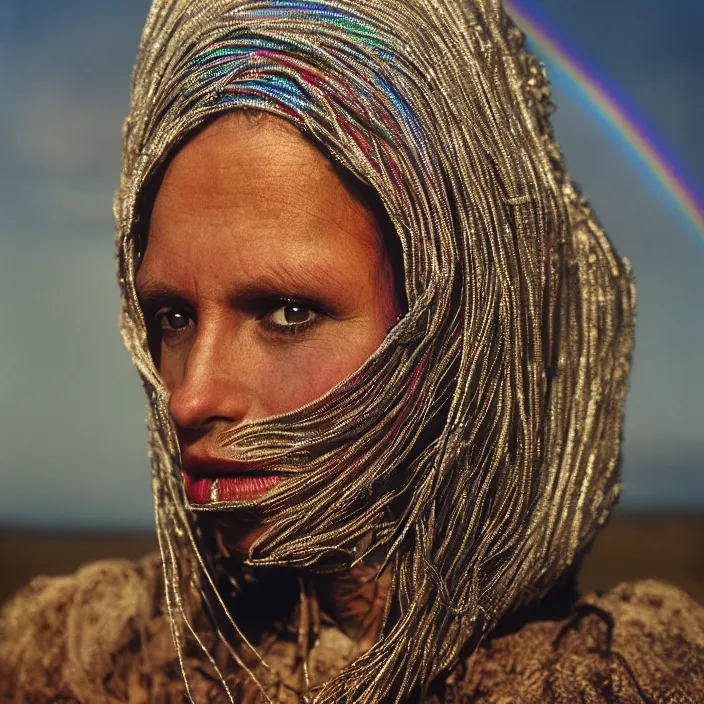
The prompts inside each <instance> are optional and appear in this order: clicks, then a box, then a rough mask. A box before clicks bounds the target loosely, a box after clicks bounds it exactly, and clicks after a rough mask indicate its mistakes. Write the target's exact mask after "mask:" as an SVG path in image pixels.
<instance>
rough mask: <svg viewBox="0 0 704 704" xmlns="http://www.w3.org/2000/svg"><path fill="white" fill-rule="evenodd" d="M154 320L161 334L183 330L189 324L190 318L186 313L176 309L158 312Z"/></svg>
mask: <svg viewBox="0 0 704 704" xmlns="http://www.w3.org/2000/svg"><path fill="white" fill-rule="evenodd" d="M156 319H157V322H158V323H159V328H160V329H161V332H162V333H163V334H169V333H177V332H179V331H180V330H185V329H186V328H187V327H188V326H189V325H190V323H191V316H190V315H189V314H188V312H187V311H185V310H178V309H176V308H171V309H169V310H163V311H160V312H159V313H157V315H156Z"/></svg>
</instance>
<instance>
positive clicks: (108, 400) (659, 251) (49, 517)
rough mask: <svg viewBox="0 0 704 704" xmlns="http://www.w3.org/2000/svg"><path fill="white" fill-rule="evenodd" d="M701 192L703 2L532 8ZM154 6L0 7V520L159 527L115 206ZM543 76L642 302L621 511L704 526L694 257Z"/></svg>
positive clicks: (605, 0)
mask: <svg viewBox="0 0 704 704" xmlns="http://www.w3.org/2000/svg"><path fill="white" fill-rule="evenodd" d="M521 4H522V5H523V7H524V8H525V9H526V10H528V11H529V12H530V13H531V14H532V15H533V16H535V17H536V18H538V19H540V20H541V21H542V22H543V23H544V24H545V25H546V26H549V27H550V28H552V29H553V31H554V32H555V33H556V34H557V35H558V36H559V38H560V41H561V42H562V43H563V44H565V45H566V46H567V47H568V48H569V49H570V51H572V52H573V53H574V54H576V55H577V56H579V57H580V60H581V62H582V63H583V64H585V65H587V66H589V67H590V68H591V69H592V70H593V71H594V73H595V74H596V75H597V76H599V77H600V78H601V79H602V80H603V81H604V82H606V83H607V84H608V85H609V86H610V87H611V88H612V90H613V91H614V92H615V93H616V94H617V95H618V96H619V98H620V99H621V100H622V102H624V103H625V104H627V105H628V106H629V107H630V109H631V112H632V114H634V115H636V117H637V121H638V122H639V123H640V124H643V125H645V126H646V128H647V130H648V132H649V133H650V134H652V135H653V136H654V139H655V140H656V141H657V143H658V144H659V146H660V147H661V148H662V149H663V150H664V151H665V152H666V153H667V154H668V155H669V158H670V159H671V160H672V162H673V163H676V164H678V165H679V166H678V168H679V169H680V170H681V173H683V174H684V175H686V176H687V178H688V179H689V181H690V182H691V183H692V184H693V185H694V187H695V188H696V189H697V191H698V193H699V194H700V196H701V195H702V194H704V190H703V188H702V185H703V184H704V140H702V139H701V135H700V130H701V124H702V114H704V91H702V90H701V76H702V75H704V43H702V42H701V40H700V29H701V27H702V26H704V5H702V4H701V2H700V0H677V1H674V0H673V2H667V3H665V2H661V1H657V2H656V1H652V2H648V1H647V0H590V2H586V0H569V2H565V0H530V1H529V0H523V2H522V3H521ZM147 8H148V2H146V0H100V2H96V1H95V0H62V2H61V3H56V2H53V3H52V2H49V0H0V61H1V62H2V66H3V70H2V71H1V72H0V90H1V91H2V95H3V101H2V109H1V110H0V145H2V146H0V212H1V213H2V218H1V220H0V222H1V223H2V224H1V226H0V227H1V229H0V323H2V325H3V330H4V334H3V336H2V339H3V342H2V344H1V345H0V369H1V370H2V371H0V443H2V447H3V461H2V465H1V466H2V470H1V471H2V476H3V479H4V485H3V491H2V492H0V523H4V524H12V525H24V526H38V527H51V526H63V527H72V528H81V527H93V528H133V529H142V528H146V527H149V526H150V525H151V523H152V517H151V515H152V509H151V490H150V479H149V469H148V463H147V459H146V452H145V449H144V448H145V436H146V433H145V415H146V414H145V406H144V400H143V397H142V393H141V389H140V386H139V381H138V379H137V375H136V373H135V372H134V370H133V369H132V368H131V365H130V361H129V359H128V356H127V354H126V352H124V350H123V348H122V345H121V341H120V339H119V334H118V331H117V313H118V304H119V301H118V293H117V286H116V284H115V282H114V268H115V266H114V260H113V244H112V239H113V223H112V215H111V201H112V194H113V191H114V189H115V187H116V185H117V180H118V173H119V145H120V127H121V122H122V119H123V117H124V115H125V113H126V111H127V101H128V93H129V76H130V70H131V66H132V63H133V60H134V55H135V51H136V47H137V43H138V38H139V31H140V28H141V24H142V22H143V20H144V17H145V15H146V12H147ZM549 68H552V69H553V71H552V77H553V80H554V85H555V96H554V100H555V103H556V104H557V106H558V111H557V113H556V115H555V120H554V122H555V127H556V131H557V134H558V137H559V139H560V140H561V143H562V146H563V149H564V152H565V155H566V158H567V163H568V166H569V167H570V169H571V170H572V171H573V173H574V175H575V177H576V179H577V181H578V182H579V183H580V184H581V185H582V187H583V190H584V192H585V194H586V195H587V196H588V197H589V198H590V200H591V201H592V203H593V205H594V206H595V208H596V210H597V213H598V214H599V216H600V218H601V220H602V222H603V224H604V225H605V227H606V229H607V231H608V232H609V233H610V235H611V237H612V239H613V241H614V242H615V243H616V245H617V247H618V249H619V251H620V252H621V253H622V254H624V255H626V256H628V257H629V259H630V260H631V261H632V263H633V267H634V271H635V273H636V277H637V280H638V285H639V320H638V336H637V351H636V356H635V364H634V372H633V378H632V389H631V392H630V395H629V399H628V407H627V423H626V428H625V443H624V479H625V490H624V499H623V505H624V507H626V508H629V507H630V508H666V509H669V508H681V509H696V510H704V468H703V467H702V465H703V464H704V432H703V430H702V428H703V422H702V418H703V417H704V373H703V371H702V360H704V323H703V320H702V315H701V313H702V301H704V284H703V283H702V278H704V277H702V276H701V273H702V267H703V266H704V240H703V239H702V234H701V233H697V232H696V231H695V230H694V228H693V227H692V225H691V223H688V222H687V221H686V219H685V218H684V217H683V216H682V214H681V212H679V210H678V209H677V207H676V204H675V203H674V202H673V201H672V200H671V198H670V197H669V196H668V194H667V193H666V192H664V191H663V189H662V187H661V186H660V185H659V184H658V183H657V181H656V180H655V179H654V177H653V175H652V174H651V173H649V172H648V171H647V170H646V169H645V168H644V165H643V164H642V163H641V162H639V160H638V159H637V157H636V156H634V155H633V154H632V153H631V151H630V150H629V149H628V148H627V147H626V146H625V145H624V143H623V142H622V140H620V139H619V138H618V136H617V135H616V134H615V133H614V132H613V130H612V129H611V128H610V126H609V125H608V123H606V122H605V121H604V120H603V119H602V118H600V117H599V116H598V115H596V114H595V113H594V111H593V109H592V107H591V106H590V105H588V104H586V103H585V102H584V101H583V99H582V98H581V97H580V94H579V92H578V91H576V90H575V89H574V87H573V86H571V85H570V84H569V82H568V81H567V80H566V79H565V77H564V76H562V75H561V74H560V72H559V67H549Z"/></svg>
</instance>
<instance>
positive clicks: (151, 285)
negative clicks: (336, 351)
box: [135, 263, 340, 306]
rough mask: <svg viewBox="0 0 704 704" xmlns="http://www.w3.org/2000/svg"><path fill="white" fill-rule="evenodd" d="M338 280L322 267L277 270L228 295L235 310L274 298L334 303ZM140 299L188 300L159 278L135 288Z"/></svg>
mask: <svg viewBox="0 0 704 704" xmlns="http://www.w3.org/2000/svg"><path fill="white" fill-rule="evenodd" d="M335 279H336V277H335V276H334V275H332V274H331V272H330V269H329V268H327V267H325V266H323V265H318V264H317V263H316V264H315V265H313V266H310V265H308V264H306V266H296V267H291V266H282V265H280V266H277V267H276V268H274V267H270V268H269V269H268V270H267V271H265V272H262V274H261V275H260V276H257V277H256V279H255V280H253V281H250V282H247V283H243V284H240V285H237V284H235V285H233V286H232V289H231V291H230V292H229V294H228V300H229V301H230V302H231V303H232V304H234V305H235V306H246V305H248V304H251V303H253V302H255V301H259V300H263V299H274V298H282V299H285V298H296V299H298V300H301V301H304V302H305V301H310V302H318V303H324V302H332V299H333V298H334V295H335V294H334V292H335V291H339V289H340V287H339V286H334V285H332V284H334V282H335ZM135 288H136V291H137V296H138V298H139V300H140V301H141V302H143V303H144V304H149V305H154V304H155V303H161V302H170V301H184V300H185V299H187V298H188V297H187V296H186V295H184V293H183V290H182V289H180V288H179V287H178V286H176V285H174V284H172V283H170V282H168V281H161V280H160V277H159V276H154V277H151V276H149V277H147V278H146V280H145V281H144V283H143V284H142V285H141V286H137V285H135Z"/></svg>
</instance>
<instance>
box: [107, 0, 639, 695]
mask: <svg viewBox="0 0 704 704" xmlns="http://www.w3.org/2000/svg"><path fill="white" fill-rule="evenodd" d="M241 108H247V109H250V110H251V109H254V110H261V111H265V112H268V113H273V114H276V115H278V116H280V117H283V118H285V119H286V120H289V121H290V122H291V123H293V124H294V125H295V126H296V127H297V128H299V129H300V130H301V132H302V133H304V134H305V135H307V136H308V137H310V138H311V139H313V140H314V141H315V142H316V143H317V144H319V145H320V147H321V148H322V149H323V150H324V151H325V152H326V153H327V154H328V155H329V156H330V158H331V159H333V160H337V161H338V162H339V163H340V164H341V165H342V166H343V167H344V168H345V169H347V170H348V171H349V172H351V173H352V174H353V175H354V176H356V177H357V178H358V179H360V180H361V181H363V182H365V183H366V184H368V185H369V186H370V187H372V188H373V189H374V190H375V191H376V193H377V194H378V195H379V198H380V199H381V202H382V203H383V206H384V207H385V209H386V211H387V213H388V216H389V218H390V221H391V223H392V224H393V227H394V229H395V232H396V234H397V236H398V238H399V239H400V242H401V248H402V252H403V267H404V273H405V293H406V298H407V301H408V312H407V314H406V315H405V316H404V317H403V319H402V320H401V321H400V322H399V323H398V324H397V325H396V326H395V327H394V328H393V329H392V331H391V332H390V333H389V335H388V336H387V338H386V339H385V340H384V342H383V343H382V345H381V347H380V348H379V349H378V351H377V352H376V353H375V354H374V355H372V357H371V358H370V359H369V360H368V361H367V362H366V363H365V364H364V365H363V367H362V368H361V369H360V370H359V371H358V372H357V373H355V374H354V375H353V376H351V377H350V378H348V379H346V380H344V381H343V382H342V383H340V384H339V385H338V386H336V387H335V388H334V389H332V390H331V391H330V392H329V393H328V394H326V395H325V396H324V397H323V398H321V399H319V400H317V401H315V402H313V403H311V404H308V405H307V406H305V407H304V408H302V409H299V410H297V411H295V412H292V413H288V414H285V415H282V416H278V417H275V418H268V419H264V420H261V421H257V422H253V423H249V424H246V425H242V426H238V427H236V428H233V429H232V430H231V431H230V432H228V433H227V435H226V436H225V437H223V444H224V445H225V446H227V447H228V448H229V452H230V453H231V455H232V457H233V458H239V459H246V460H248V461H252V462H258V463H261V466H267V467H278V468H281V469H282V471H283V470H285V473H286V478H285V479H284V480H283V481H281V482H280V484H279V485H277V487H276V488H275V489H274V490H272V491H271V492H270V493H269V494H267V495H266V496H265V497H263V498H261V499H259V500H258V501H257V502H256V504H257V506H258V509H259V510H260V511H261V514H262V515H263V516H264V517H265V520H266V521H267V522H268V524H269V531H268V532H267V534H266V535H265V536H264V537H262V538H261V539H259V540H258V541H257V543H255V545H254V546H253V547H252V550H251V554H250V557H249V560H248V563H249V564H250V565H251V566H253V567H254V568H256V567H258V566H286V567H289V568H295V569H299V570H300V571H301V572H302V573H305V572H306V571H309V572H315V571H316V570H334V569H347V568H349V566H350V565H352V564H353V563H354V562H355V561H357V560H360V559H363V558H364V555H365V554H367V553H369V552H371V551H374V552H375V554H376V555H378V554H381V555H383V556H384V560H383V562H384V564H388V565H390V566H391V572H392V574H393V579H392V585H391V590H390V594H389V606H388V614H393V617H389V618H387V620H386V623H385V625H384V627H383V630H382V633H381V636H380V638H379V640H378V642H377V643H376V644H375V646H374V647H373V648H372V649H371V650H369V651H368V652H367V653H366V654H364V655H362V656H360V657H359V658H358V659H357V660H356V661H354V662H353V663H352V664H351V665H350V666H349V667H348V668H347V669H345V670H343V671H342V672H341V673H340V674H339V676H337V677H336V678H335V679H333V680H331V681H329V682H327V683H325V684H324V685H322V686H321V687H319V688H317V689H316V690H315V691H313V692H311V693H310V698H311V700H315V701H320V702H332V701H342V700H349V701H365V702H378V701H381V700H382V699H383V698H384V697H387V696H389V695H390V696H391V698H392V699H404V697H408V696H409V694H410V693H412V692H422V690H423V688H424V687H425V686H426V685H427V684H428V682H430V681H431V680H432V678H433V677H434V676H435V675H437V674H438V673H439V672H440V671H441V670H442V669H443V668H445V667H447V666H448V665H450V664H451V663H452V661H453V659H455V658H456V657H457V654H458V652H459V650H460V648H461V647H462V646H463V645H465V644H466V643H467V642H468V641H470V640H471V642H479V641H480V640H481V638H482V637H483V635H484V634H486V633H487V632H489V631H490V630H491V628H492V627H493V626H494V625H495V624H496V622H497V621H498V619H499V618H500V617H501V616H503V615H504V614H505V613H506V612H507V611H509V610H510V609H512V608H515V607H517V606H519V605H521V604H524V603H527V602H529V601H531V600H534V599H536V598H538V597H539V596H541V595H543V594H544V593H545V592H546V591H547V590H548V589H549V587H550V586H551V585H552V584H553V583H554V582H555V580H556V579H558V578H559V577H560V575H562V574H563V573H564V572H565V571H566V570H567V568H568V567H569V566H570V565H572V564H573V563H574V562H575V560H577V559H578V558H579V556H580V555H581V553H583V551H584V550H585V548H586V546H588V544H589V543H590V541H591V540H592V538H593V537H594V535H595V533H596V531H597V530H598V529H599V528H600V527H601V526H602V525H603V523H604V522H605V521H606V519H607V517H608V514H609V511H610V509H611V507H612V506H613V504H614V502H615V501H616V498H617V496H618V492H619V483H618V472H617V464H618V455H619V441H620V430H621V420H622V407H623V399H624V394H625V390H626V386H627V377H628V372H629V356H630V353H631V350H632V338H633V289H632V284H631V280H630V275H629V270H628V266H627V263H625V262H624V261H623V260H621V259H619V257H618V256H617V255H616V254H615V253H614V251H613V248H612V247H611V245H610V243H609V241H608V240H607V239H606V237H605V235H604V233H603V232H602V230H601V229H600V228H599V226H598V225H597V224H596V222H595V220H594V218H593V216H592V213H591V211H590V209H589V208H588V206H587V205H586V203H585V202H584V201H583V200H582V198H581V197H580V195H579V194H578V192H577V191H576V190H575V187H574V185H573V184H572V182H571V181H570V179H569V177H568V176H567V175H566V174H565V172H564V171H563V168H562V163H561V156H560V153H559V149H558V147H557V145H556V143H555V142H554V140H553V137H552V133H551V130H550V126H549V123H548V114H549V112H550V110H551V103H550V93H549V89H548V87H547V81H546V78H545V75H544V71H543V69H542V67H541V65H540V64H539V63H538V62H537V61H536V59H535V58H534V57H533V56H531V55H530V54H528V53H526V52H525V51H524V49H523V36H522V34H521V32H520V31H519V30H518V29H516V27H514V26H513V25H512V23H511V22H510V21H509V19H508V18H507V16H506V14H505V13H504V11H503V9H502V7H501V5H500V3H499V2H498V0H471V1H470V0H434V1H433V2H430V0H426V1H423V0H398V1H392V0H388V1H382V0H363V1H362V0H357V1H355V2H350V1H346V0H319V1H318V2H306V1H303V0H278V1H275V0H266V1H265V0H155V2H154V4H153V7H152V10H151V12H150V15H149V18H148V21H147V24H146V27H145V30H144V34H143V37H142V43H141V47H140V51H139V56H138V61H137V66H136V68H135V72H134V77H133V91H132V104H131V110H130V114H129V117H128V119H127V122H126V124H125V128H124V151H123V170H122V179H121V185H120V189H119V192H118V195H117V199H116V219H117V226H118V253H119V277H120V284H121V287H122V292H123V301H124V305H123V311H122V331H123V335H124V338H125V341H126V344H127V346H128V348H129V350H130V351H131V353H132V355H133V357H134V360H135V363H136V365H137V367H138V368H139V370H140V372H141V375H142V377H143V380H144V384H145V387H146V390H147V393H148V396H149V401H150V416H149V427H150V438H151V441H150V442H151V456H152V463H153V486H154V497H155V504H156V518H157V529H158V534H159V539H160V544H161V550H162V556H163V560H164V570H165V577H166V589H167V601H168V604H169V609H170V616H171V622H172V628H173V632H174V636H175V640H176V642H177V645H178V647H179V648H180V649H181V650H180V652H183V649H184V648H185V647H186V645H185V643H187V642H188V641H192V643H191V646H192V647H202V648H203V649H204V650H207V649H208V645H207V643H206V639H204V637H203V635H202V634H201V633H199V631H198V627H197V626H196V624H195V623H194V622H193V619H192V618H191V613H190V608H189V605H188V599H187V598H186V595H187V594H188V593H190V592H191V591H192V590H193V589H194V588H197V589H198V590H199V591H200V593H201V598H202V599H203V600H204V601H205V602H207V604H208V608H209V609H210V611H211V613H213V614H214V615H215V616H214V618H215V622H218V621H219V622H221V623H225V622H227V621H228V620H229V614H228V612H227V608H226V605H225V603H224V602H223V601H222V600H221V599H220V598H219V595H218V592H217V588H216V585H215V584H214V581H213V576H212V573H211V572H212V571H211V569H210V560H209V556H208V555H207V554H204V550H203V548H202V543H201V541H200V537H199V535H198V528H197V522H196V521H195V520H194V518H193V511H192V510H191V508H190V507H189V506H188V504H187V500H186V498H185V495H184V489H183V481H182V475H181V472H180V464H179V462H180V460H179V451H178V446H177V441H176V436H175V432H174V429H173V426H172V422H171V420H170V418H169V415H168V410H167V403H168V398H167V395H166V392H165V389H164V388H163V386H162V384H161V382H160V379H159V377H158V374H157V371H156V370H155V368H154V365H153V363H152V361H151V358H150V356H149V351H148V348H147V341H146V329H145V325H144V320H143V318H142V314H141V312H140V309H139V305H138V301H137V298H136V294H135V288H134V276H135V271H136V267H137V266H138V258H139V252H140V249H141V247H142V246H143V237H144V235H145V233H144V226H145V223H144V216H143V213H144V212H145V209H146V208H145V203H144V200H145V198H146V196H145V193H146V192H147V191H148V190H149V189H148V184H149V183H150V179H153V178H154V177H155V174H157V173H158V172H159V170H160V169H161V168H162V167H163V165H164V163H165V162H166V160H167V159H168V158H169V157H170V156H171V155H172V154H173V152H174V150H175V149H177V148H178V146H179V144H181V143H182V141H183V140H184V139H185V138H187V137H188V135H189V134H190V133H192V131H193V130H194V129H195V128H197V127H198V126H200V125H202V124H203V123H204V122H205V121H206V120H208V119H209V118H212V117H214V116H216V115H218V114H221V113H223V112H225V111H228V110H233V109H241ZM147 207H148V204H147ZM217 508H218V510H222V509H226V508H227V506H226V505H222V504H221V505H218V506H217ZM228 627H229V628H231V633H232V635H230V636H229V641H230V642H229V643H228V647H230V648H231V651H232V657H233V665H232V667H233V669H236V668H245V667H246V665H245V660H246V661H247V662H249V661H251V658H249V659H248V658H247V657H244V658H243V657H242V656H241V653H243V652H245V651H247V650H248V649H250V648H251V653H253V652H254V651H253V648H252V647H251V646H249V645H248V644H247V643H246V641H245V639H244V636H243V635H242V634H241V633H240V631H239V629H238V628H237V624H236V623H233V624H230V625H228ZM223 638H224V636H223ZM232 641H235V642H232ZM191 646H189V647H191ZM255 655H256V654H255ZM234 661H237V662H239V664H234ZM213 666H215V662H214V660H213ZM185 669H186V670H187V668H185ZM184 674H185V676H186V679H188V674H189V673H188V672H187V671H186V672H185V673H184ZM220 676H221V679H222V684H223V688H224V689H225V691H230V695H231V696H232V692H231V690H228V686H229V685H228V677H229V673H228V672H227V671H224V670H222V668H221V670H220ZM252 676H253V677H254V675H252Z"/></svg>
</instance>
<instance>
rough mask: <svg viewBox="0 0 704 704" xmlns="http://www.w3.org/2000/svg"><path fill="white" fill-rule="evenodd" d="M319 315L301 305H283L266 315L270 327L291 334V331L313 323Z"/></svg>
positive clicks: (293, 303) (292, 303)
mask: <svg viewBox="0 0 704 704" xmlns="http://www.w3.org/2000/svg"><path fill="white" fill-rule="evenodd" d="M318 317H319V314H318V313H316V312H315V311H314V310H312V309H311V308H309V307H308V306H305V305H303V304H301V303H295V302H291V303H284V304H282V305H280V306H279V307H278V308H273V309H272V310H271V311H270V312H269V313H268V314H267V315H266V318H267V322H268V323H269V325H270V326H271V327H274V328H279V329H283V330H285V331H286V332H292V331H293V329H294V328H295V329H300V328H302V327H307V326H308V325H310V324H311V323H313V322H314V321H315V320H316V319H317V318H318Z"/></svg>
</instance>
